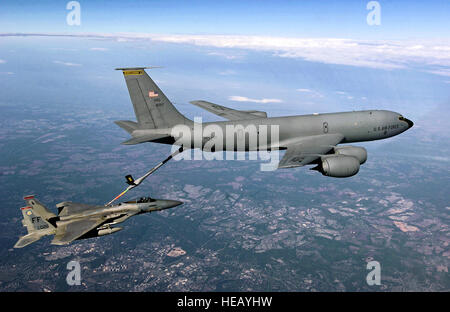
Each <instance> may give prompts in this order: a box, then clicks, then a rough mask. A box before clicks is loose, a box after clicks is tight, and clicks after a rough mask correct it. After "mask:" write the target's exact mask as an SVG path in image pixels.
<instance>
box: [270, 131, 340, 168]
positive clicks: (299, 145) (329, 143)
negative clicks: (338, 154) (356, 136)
mask: <svg viewBox="0 0 450 312" xmlns="http://www.w3.org/2000/svg"><path fill="white" fill-rule="evenodd" d="M343 138H344V136H343V135H342V134H321V135H313V136H308V137H304V138H300V139H299V140H296V141H295V142H293V143H291V144H288V145H287V151H286V154H284V157H283V158H282V159H281V161H280V163H279V164H278V168H293V167H300V166H304V165H307V164H310V163H311V162H313V161H315V160H316V159H317V158H319V157H320V156H321V155H323V154H326V153H327V152H329V151H330V150H331V149H332V148H333V147H334V146H335V145H336V144H338V143H339V142H341V141H342V139H343ZM281 145H282V144H281Z"/></svg>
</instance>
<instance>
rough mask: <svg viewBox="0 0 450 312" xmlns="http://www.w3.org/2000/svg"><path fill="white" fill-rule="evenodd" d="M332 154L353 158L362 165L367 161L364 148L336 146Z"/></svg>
mask: <svg viewBox="0 0 450 312" xmlns="http://www.w3.org/2000/svg"><path fill="white" fill-rule="evenodd" d="M334 153H335V154H337V155H345V156H353V157H356V159H358V160H359V164H360V165H362V164H363V163H365V162H366V160H367V151H366V149H365V148H364V147H357V146H351V145H344V146H337V147H335V148H334Z"/></svg>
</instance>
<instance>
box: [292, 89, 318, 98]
mask: <svg viewBox="0 0 450 312" xmlns="http://www.w3.org/2000/svg"><path fill="white" fill-rule="evenodd" d="M296 91H298V92H302V93H306V94H308V95H309V96H311V97H319V98H323V97H324V96H323V94H321V93H320V92H317V91H314V90H311V89H307V88H300V89H297V90H296Z"/></svg>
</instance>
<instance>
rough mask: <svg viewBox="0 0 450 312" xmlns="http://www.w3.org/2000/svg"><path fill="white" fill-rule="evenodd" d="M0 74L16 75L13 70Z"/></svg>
mask: <svg viewBox="0 0 450 312" xmlns="http://www.w3.org/2000/svg"><path fill="white" fill-rule="evenodd" d="M0 74H2V75H14V73H13V72H0Z"/></svg>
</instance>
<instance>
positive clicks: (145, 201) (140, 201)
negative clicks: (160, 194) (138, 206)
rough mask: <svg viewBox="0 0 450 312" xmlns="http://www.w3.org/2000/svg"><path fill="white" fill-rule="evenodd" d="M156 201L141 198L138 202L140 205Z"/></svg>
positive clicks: (149, 198)
mask: <svg viewBox="0 0 450 312" xmlns="http://www.w3.org/2000/svg"><path fill="white" fill-rule="evenodd" d="M154 201H155V200H154V199H153V198H151V197H141V198H139V199H138V200H137V202H138V203H149V202H154Z"/></svg>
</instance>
